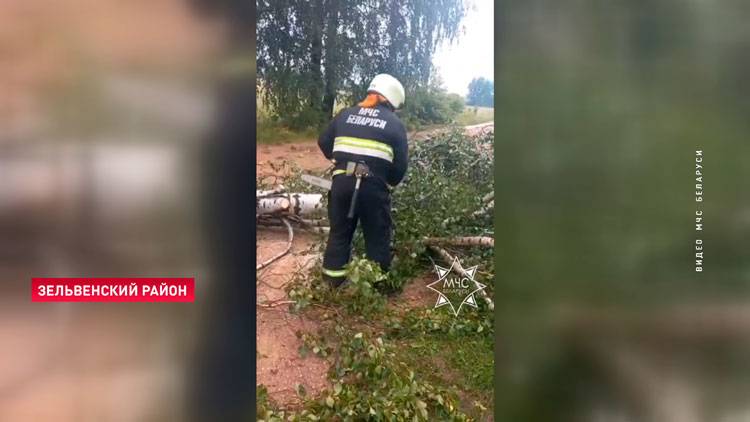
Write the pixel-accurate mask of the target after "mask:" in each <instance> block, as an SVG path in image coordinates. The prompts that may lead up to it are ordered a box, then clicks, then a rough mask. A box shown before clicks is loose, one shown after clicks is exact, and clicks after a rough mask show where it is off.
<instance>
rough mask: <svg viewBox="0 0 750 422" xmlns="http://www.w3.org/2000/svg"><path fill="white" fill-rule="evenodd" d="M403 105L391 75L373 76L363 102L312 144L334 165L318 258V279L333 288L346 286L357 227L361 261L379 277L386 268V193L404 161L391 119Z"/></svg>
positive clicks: (396, 123)
mask: <svg viewBox="0 0 750 422" xmlns="http://www.w3.org/2000/svg"><path fill="white" fill-rule="evenodd" d="M403 104H404V87H403V86H402V85H401V83H400V82H399V81H398V80H397V79H396V78H394V77H393V76H391V75H387V74H380V75H377V76H375V78H373V80H372V82H371V83H370V86H369V88H368V89H367V97H366V98H365V100H364V101H362V102H361V103H359V105H358V106H357V107H352V108H348V109H345V110H343V111H341V112H340V113H339V114H338V115H337V116H336V117H335V118H334V119H333V121H331V123H330V125H329V126H328V128H326V130H325V131H324V132H323V133H322V134H321V135H320V137H319V138H318V146H319V147H320V150H321V151H322V152H323V155H325V157H326V158H328V159H329V160H332V161H333V162H334V164H335V169H334V171H333V182H332V187H331V191H330V193H329V195H330V196H329V201H328V218H329V220H330V223H331V231H330V233H329V236H328V245H327V247H326V252H325V256H324V258H323V279H324V280H325V281H327V282H328V283H330V284H331V285H332V286H334V287H338V286H340V285H341V284H342V283H343V282H344V281H345V280H346V275H347V274H346V271H345V270H344V266H345V265H346V264H347V263H349V259H350V258H351V242H352V236H353V235H354V230H355V229H356V227H357V222H358V221H359V222H360V223H361V224H362V232H363V234H364V237H365V251H366V254H367V258H369V259H371V260H373V261H375V262H377V263H378V264H379V265H380V268H381V269H382V270H383V271H384V272H387V271H388V269H389V268H390V266H391V194H390V189H391V188H392V187H393V186H396V185H398V184H399V183H400V182H401V180H402V179H403V178H404V175H405V174H406V168H407V161H408V150H407V145H406V141H407V139H406V128H405V127H404V124H403V123H402V122H401V120H399V118H398V117H397V116H396V114H395V113H394V112H395V110H396V109H398V108H400V107H401V106H402V105H403ZM347 170H348V171H347ZM356 174H359V175H361V178H360V179H359V191H358V193H357V196H356V201H355V203H354V208H353V209H352V210H350V207H351V204H352V197H353V195H354V192H355V188H356V186H357V179H358V177H357V176H356ZM350 211H353V213H352V215H351V217H352V218H350Z"/></svg>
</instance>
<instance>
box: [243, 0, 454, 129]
mask: <svg viewBox="0 0 750 422" xmlns="http://www.w3.org/2000/svg"><path fill="white" fill-rule="evenodd" d="M256 4H257V14H258V20H257V23H258V26H257V41H258V45H257V51H258V57H257V59H258V61H257V71H258V90H259V92H260V94H261V95H262V97H263V100H264V103H265V104H267V105H268V107H270V108H271V109H272V113H273V114H274V115H275V116H276V117H279V118H282V119H284V120H285V121H286V122H287V123H289V124H290V126H296V127H306V126H307V127H309V126H314V125H318V124H321V123H323V122H325V121H326V120H328V119H330V118H331V116H332V115H333V107H334V103H335V102H336V99H337V98H338V97H339V96H343V98H345V99H347V100H350V101H351V100H354V99H355V98H359V97H361V96H362V95H363V94H364V92H365V89H366V87H367V84H368V83H369V81H370V79H372V77H373V76H375V75H376V74H378V73H390V74H392V75H393V76H395V77H396V78H398V79H399V80H402V81H403V82H405V83H404V85H406V86H407V87H408V86H409V85H422V84H427V82H428V81H429V80H430V75H431V74H432V70H433V69H432V55H433V53H434V52H435V49H436V48H437V46H438V45H439V44H440V43H441V42H442V41H444V40H449V41H452V40H454V39H456V37H457V36H458V34H459V29H460V28H459V25H460V22H461V19H462V18H463V16H464V13H465V7H464V4H463V1H462V0H441V1H439V2H435V1H428V0H370V1H366V2H362V1H353V0H310V1H304V2H295V1H290V0H257V3H256Z"/></svg>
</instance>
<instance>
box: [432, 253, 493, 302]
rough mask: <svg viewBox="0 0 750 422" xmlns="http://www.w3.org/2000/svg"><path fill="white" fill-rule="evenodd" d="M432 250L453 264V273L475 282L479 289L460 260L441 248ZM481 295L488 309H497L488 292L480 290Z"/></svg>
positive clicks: (449, 263)
mask: <svg viewBox="0 0 750 422" xmlns="http://www.w3.org/2000/svg"><path fill="white" fill-rule="evenodd" d="M430 249H431V250H432V251H434V252H435V253H436V254H438V255H439V256H440V258H442V259H443V261H445V262H446V263H447V264H448V265H451V264H452V265H453V267H452V269H453V271H455V272H456V273H458V275H460V276H462V277H466V278H468V279H470V280H471V281H473V282H474V285H475V286H476V287H477V288H478V287H479V284H478V282H477V281H476V280H474V278H473V277H471V275H469V273H467V272H466V270H464V267H462V266H461V263H460V262H458V260H454V259H453V257H452V256H451V255H450V254H449V253H448V252H447V251H446V250H445V249H443V248H441V247H439V246H430ZM479 294H481V295H482V297H483V298H484V301H485V302H486V303H487V308H488V309H489V310H493V309H495V304H494V303H492V299H490V297H489V296H487V292H485V291H484V289H481V290H479Z"/></svg>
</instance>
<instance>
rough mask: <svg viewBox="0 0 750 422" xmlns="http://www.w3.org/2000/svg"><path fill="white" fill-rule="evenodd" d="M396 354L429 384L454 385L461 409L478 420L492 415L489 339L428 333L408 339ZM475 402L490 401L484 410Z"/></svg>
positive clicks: (492, 385) (491, 363)
mask: <svg viewBox="0 0 750 422" xmlns="http://www.w3.org/2000/svg"><path fill="white" fill-rule="evenodd" d="M399 356H400V357H401V359H403V360H404V362H406V363H407V365H409V367H411V368H414V370H415V372H416V373H417V374H419V375H420V376H421V377H423V378H424V379H425V380H427V381H428V382H430V383H433V384H435V385H442V386H455V387H456V388H459V390H458V391H457V393H458V394H459V397H460V398H461V401H462V402H463V403H462V407H463V408H464V411H466V412H468V413H469V414H471V415H472V416H473V417H475V418H477V420H484V418H486V417H488V416H489V415H492V403H493V400H494V354H493V343H492V338H487V337H466V338H462V339H461V341H456V339H455V338H453V339H450V338H444V337H442V336H437V335H428V336H423V337H419V338H408V339H405V341H404V342H403V343H402V344H401V345H400V350H399ZM475 401H479V402H481V403H484V404H489V406H490V408H489V409H486V410H483V409H482V408H480V407H477V406H475V405H474V402H475Z"/></svg>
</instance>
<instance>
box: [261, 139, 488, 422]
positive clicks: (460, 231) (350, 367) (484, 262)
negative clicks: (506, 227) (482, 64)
mask: <svg viewBox="0 0 750 422" xmlns="http://www.w3.org/2000/svg"><path fill="white" fill-rule="evenodd" d="M492 151H493V146H492V135H491V134H485V135H480V136H478V137H473V138H472V137H467V136H466V135H464V133H463V131H462V130H461V129H459V128H452V129H449V130H445V131H442V132H440V133H437V134H435V135H433V136H432V137H430V138H429V139H424V140H419V141H414V142H412V143H411V144H410V170H409V172H408V178H407V179H406V180H405V181H404V182H403V183H402V184H401V185H400V186H398V187H397V188H396V189H395V190H394V192H393V198H392V199H393V200H392V203H393V220H394V224H395V226H396V227H395V235H394V238H393V242H392V243H393V248H394V250H393V255H394V261H393V265H392V267H391V270H390V272H389V273H388V275H387V276H386V275H385V274H383V273H382V271H381V270H380V268H379V266H378V265H377V264H375V263H373V262H371V261H369V260H367V259H366V257H364V254H363V251H364V248H363V246H364V242H363V239H362V236H361V234H359V233H358V234H357V235H356V236H355V241H354V255H355V258H354V259H353V260H352V262H351V263H350V264H349V265H348V266H347V270H348V274H349V276H348V280H349V281H348V283H346V284H345V285H344V287H343V288H339V289H330V288H329V287H328V286H327V285H326V284H324V283H322V282H321V281H320V280H321V277H320V268H319V267H318V268H315V269H313V270H312V271H311V272H310V273H309V274H307V275H299V276H298V277H297V278H296V279H294V280H293V281H291V282H290V283H288V284H287V286H286V291H287V295H288V299H289V300H288V301H285V303H290V305H291V309H292V310H293V311H295V312H302V313H304V315H305V316H306V317H307V318H310V319H316V320H318V321H319V323H320V324H319V326H320V330H319V332H317V333H315V334H313V333H298V335H299V337H300V338H301V340H302V342H303V346H302V347H301V348H300V354H302V355H303V356H304V355H306V354H308V353H310V352H312V353H313V354H315V355H317V356H319V357H321V358H324V359H327V360H328V361H329V362H330V364H331V367H330V371H329V378H330V380H331V385H332V387H330V388H327V389H325V390H324V391H322V392H320V393H318V394H315V395H314V396H313V397H310V396H308V395H307V393H306V392H305V390H304V387H303V386H298V388H297V393H298V396H299V398H300V403H298V404H296V405H293V406H288V407H279V406H277V405H275V404H274V403H272V402H271V401H270V400H269V398H268V393H267V391H266V390H265V388H264V387H263V386H262V385H261V386H259V388H258V396H257V398H256V399H257V404H258V412H257V418H258V420H262V421H303V420H305V421H307V420H326V421H363V420H380V421H390V420H408V421H411V420H437V421H466V420H477V419H479V418H481V417H482V415H485V414H486V411H487V407H486V406H491V401H492V388H493V387H492V382H491V373H492V370H491V368H492V354H491V350H492V342H493V332H494V329H493V326H494V316H493V312H492V311H491V301H490V300H489V299H488V300H487V301H484V300H481V298H479V297H477V299H480V300H478V301H477V304H478V309H474V308H471V307H464V308H463V309H462V311H461V314H460V315H459V316H458V317H455V316H454V315H453V313H452V312H450V311H448V310H446V309H445V308H438V309H431V308H425V307H416V308H413V309H406V310H403V309H396V308H394V307H389V306H388V300H387V298H386V296H385V295H383V294H381V292H382V291H384V290H401V289H403V287H404V286H405V284H406V283H407V282H408V281H409V280H413V279H414V278H416V277H419V276H421V275H423V274H425V273H426V272H430V273H431V272H432V264H433V262H436V261H437V260H440V261H441V263H440V265H442V266H445V267H449V266H450V263H449V262H447V263H446V262H442V260H445V259H446V257H445V256H444V255H449V257H455V256H458V257H459V258H460V261H461V263H462V264H463V265H464V266H466V267H469V266H473V265H479V271H478V272H477V279H478V280H479V281H480V282H482V283H483V284H485V285H487V288H486V290H488V291H489V296H490V297H491V294H492V280H493V277H494V270H493V262H492V261H493V249H494V238H493V237H494V234H493V230H492V225H491V224H492V218H491V216H492V195H491V193H492V191H493V181H492V179H493V167H492V161H493V160H492ZM284 167H289V168H291V170H290V171H289V177H287V178H286V179H285V180H284V185H286V186H288V187H289V188H290V189H295V190H300V191H302V189H304V190H306V191H312V188H311V187H306V186H305V185H304V184H301V183H302V182H300V180H299V178H298V176H299V172H298V170H296V169H295V168H294V167H293V166H292V165H291V163H286V164H284ZM261 188H262V189H265V190H269V189H271V190H272V187H271V186H262V187H261ZM323 209H325V207H324V208H323ZM280 215H286V216H288V217H292V216H293V214H291V213H288V212H287V213H285V214H280ZM274 216H278V215H274V214H271V215H270V216H265V217H263V218H265V219H267V221H271V218H273V217H274ZM298 217H299V216H298ZM301 219H303V220H305V221H319V219H317V218H316V217H315V216H304V218H301ZM259 221H260V220H259ZM259 224H260V222H259ZM303 224H304V223H303ZM320 245H321V248H323V247H324V246H325V242H324V241H321V242H320ZM454 269H455V268H454ZM431 277H432V276H431ZM476 345H481V346H482V348H481V350H486V351H487V353H483V354H482V355H481V356H478V357H476V356H473V355H471V354H470V353H472V352H473V353H476V351H475V350H463V349H462V348H464V349H465V348H466V347H468V348H471V349H473V348H475V346H476ZM416 350H421V351H422V352H419V354H418V353H417V352H415V351H416ZM441 353H442V354H441ZM452 356H459V357H462V356H463V357H462V358H460V359H456V362H455V364H456V365H464V367H460V368H453V367H452V366H451V365H454V362H453V360H454V359H452V358H451V357H452ZM467 356H468V357H467ZM478 360H480V361H481V362H478ZM435 362H447V363H444V364H445V365H447V366H446V372H448V373H455V374H457V375H455V376H454V377H453V378H451V381H447V380H446V379H442V378H439V377H435V372H436V371H434V368H433V367H432V366H431V365H434V364H435ZM464 372H466V373H471V374H472V375H471V377H468V376H466V377H464V376H463V373H464ZM488 379H489V380H490V381H487V380H488ZM472 386H476V388H473V387H472ZM485 405H486V406H485Z"/></svg>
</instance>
